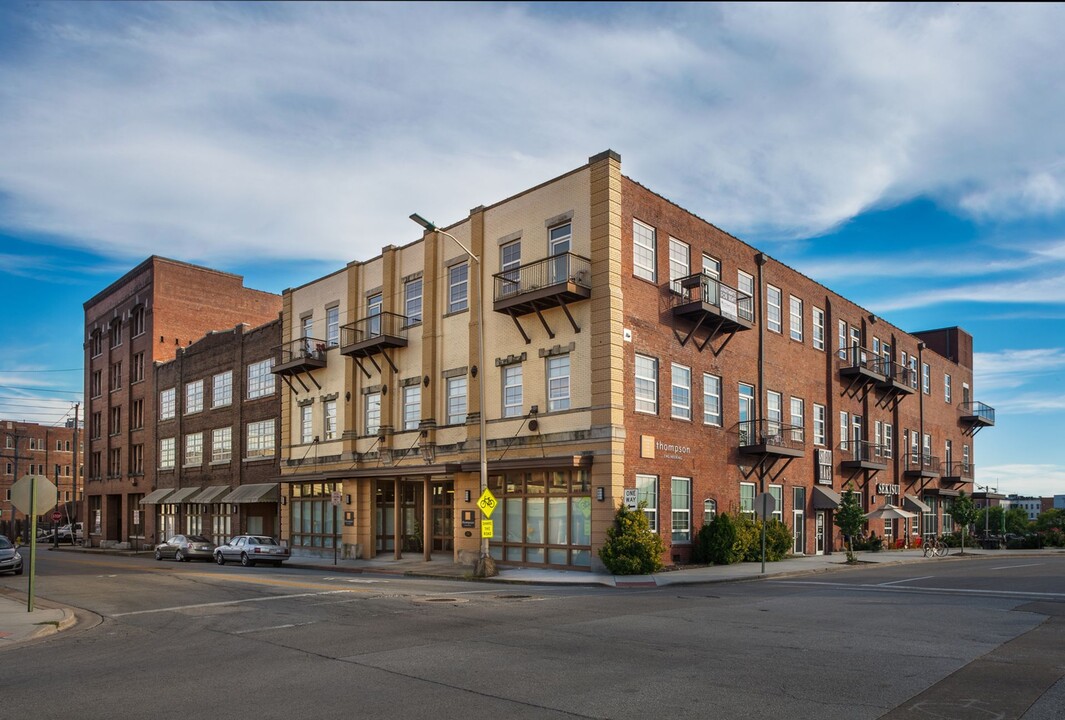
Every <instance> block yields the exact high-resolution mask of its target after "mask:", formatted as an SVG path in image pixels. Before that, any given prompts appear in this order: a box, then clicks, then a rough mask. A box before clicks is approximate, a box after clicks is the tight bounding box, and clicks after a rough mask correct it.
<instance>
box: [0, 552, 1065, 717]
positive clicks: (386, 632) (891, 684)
mask: <svg viewBox="0 0 1065 720" xmlns="http://www.w3.org/2000/svg"><path fill="white" fill-rule="evenodd" d="M38 572H39V577H38V581H37V595H38V596H39V597H42V598H47V599H49V600H54V601H57V602H62V603H65V604H67V605H70V606H73V607H76V608H80V609H82V612H80V613H79V616H80V618H81V620H82V622H81V623H80V624H79V626H78V627H77V628H76V629H74V630H71V631H67V632H65V633H62V634H60V635H57V636H54V637H52V638H49V639H46V640H43V641H40V642H37V643H34V644H30V645H26V646H23V647H18V648H14V649H11V650H9V651H6V652H4V653H2V654H0V717H3V718H51V717H55V718H70V717H75V718H79V719H81V718H115V719H119V718H138V719H140V718H152V719H153V720H158V719H160V718H207V717H210V718H235V719H239V718H294V717H313V718H352V717H356V718H434V719H441V720H443V719H450V718H455V719H459V718H462V719H469V718H494V719H501V720H502V719H509V718H555V717H559V718H561V717H595V718H648V717H663V718H666V717H668V718H710V717H713V718H744V719H745V720H746V719H747V718H819V719H828V718H847V719H851V718H881V717H884V718H892V719H894V718H967V719H969V720H972V719H976V720H984V719H986V720H992V719H998V718H1021V717H1023V718H1026V720H1050V719H1052V718H1065V678H1063V676H1065V631H1063V628H1065V558H1062V557H1039V558H1031V557H1028V558H1003V557H992V558H988V559H983V560H975V559H974V560H964V559H963V560H957V561H947V562H927V563H917V564H909V565H896V566H871V567H869V568H867V569H857V570H845V571H841V572H835V573H823V574H817V575H809V576H802V577H793V578H789V579H779V580H765V581H755V582H744V583H731V584H714V585H702V586H685V587H673V588H648V589H626V590H622V589H614V588H584V587H565V586H550V587H545V586H535V587H534V586H518V585H497V584H490V583H475V582H462V581H442V580H425V579H412V578H402V577H396V576H386V575H379V576H373V575H367V574H363V575H344V574H336V575H332V574H329V573H328V572H324V571H321V570H297V569H288V568H282V569H274V568H240V567H232V566H226V567H217V566H215V565H213V564H177V563H173V562H163V563H158V562H155V561H153V560H150V559H147V558H130V557H116V556H99V555H82V554H76V553H42V556H41V557H40V558H39V560H38ZM20 582H21V584H20ZM24 585H25V582H24V578H11V577H7V576H5V577H3V578H0V586H8V587H23V586H24Z"/></svg>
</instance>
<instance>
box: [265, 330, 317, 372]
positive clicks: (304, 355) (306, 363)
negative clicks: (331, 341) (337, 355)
mask: <svg viewBox="0 0 1065 720" xmlns="http://www.w3.org/2000/svg"><path fill="white" fill-rule="evenodd" d="M328 349H329V345H328V343H326V341H325V340H319V339H318V338H312V337H301V338H298V339H296V340H290V341H289V342H287V343H284V344H282V345H279V346H278V347H276V348H274V369H273V373H274V374H275V375H297V374H299V373H305V372H310V371H311V370H318V369H319V368H324V367H325V365H326V361H325V357H326V350H328Z"/></svg>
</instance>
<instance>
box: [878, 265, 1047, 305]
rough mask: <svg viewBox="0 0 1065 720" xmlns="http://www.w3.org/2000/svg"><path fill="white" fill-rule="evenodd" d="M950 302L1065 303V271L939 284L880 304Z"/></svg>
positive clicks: (885, 298)
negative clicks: (1025, 276) (994, 279)
mask: <svg viewBox="0 0 1065 720" xmlns="http://www.w3.org/2000/svg"><path fill="white" fill-rule="evenodd" d="M948 302H975V303H989V304H994V305H1015V304H1020V303H1035V304H1040V303H1052V304H1061V303H1065V271H1062V272H1055V273H1053V274H1050V275H1048V276H1045V277H1034V278H1028V279H1025V280H1024V281H1023V282H1020V281H1017V280H1012V279H1011V280H997V281H992V282H988V281H985V280H974V281H972V282H969V283H963V284H958V285H955V286H953V287H939V288H935V289H932V290H925V291H922V292H912V293H900V292H893V293H892V294H891V295H889V296H887V297H884V298H882V299H881V300H878V301H877V303H876V307H877V308H878V309H879V310H880V311H881V312H891V311H895V310H906V309H910V308H920V307H927V306H930V305H938V304H941V303H948Z"/></svg>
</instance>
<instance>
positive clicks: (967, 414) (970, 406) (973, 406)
mask: <svg viewBox="0 0 1065 720" xmlns="http://www.w3.org/2000/svg"><path fill="white" fill-rule="evenodd" d="M961 414H962V417H963V418H965V419H967V420H969V421H970V422H974V423H979V424H981V425H994V424H995V408H993V407H991V406H990V405H987V404H986V403H982V402H975V401H974V402H965V403H962V404H961Z"/></svg>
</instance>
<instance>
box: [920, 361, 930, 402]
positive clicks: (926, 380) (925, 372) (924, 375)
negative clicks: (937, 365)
mask: <svg viewBox="0 0 1065 720" xmlns="http://www.w3.org/2000/svg"><path fill="white" fill-rule="evenodd" d="M921 392H923V393H924V394H925V395H928V394H929V393H931V392H932V368H930V367H929V366H928V363H921Z"/></svg>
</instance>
